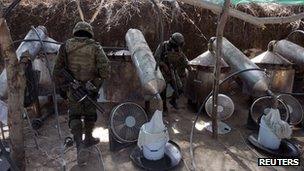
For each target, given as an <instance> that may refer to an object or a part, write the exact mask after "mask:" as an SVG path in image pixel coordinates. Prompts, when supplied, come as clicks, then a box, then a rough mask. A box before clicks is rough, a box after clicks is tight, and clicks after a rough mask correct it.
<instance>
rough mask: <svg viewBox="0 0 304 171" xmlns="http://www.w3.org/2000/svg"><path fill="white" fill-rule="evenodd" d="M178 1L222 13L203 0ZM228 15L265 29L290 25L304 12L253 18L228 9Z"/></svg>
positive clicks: (218, 8) (216, 6)
mask: <svg viewBox="0 0 304 171" xmlns="http://www.w3.org/2000/svg"><path fill="white" fill-rule="evenodd" d="M178 1H179V2H181V3H186V4H189V5H193V6H198V7H201V8H204V9H208V10H211V11H212V12H214V13H215V14H219V13H221V11H222V7H221V6H219V5H216V4H214V3H212V2H207V1H204V0H178ZM228 15H229V16H232V17H235V18H238V19H240V20H243V21H245V22H248V23H250V24H253V25H256V26H259V27H265V24H283V23H291V22H294V21H298V20H301V19H303V18H304V12H301V13H299V14H295V15H292V16H287V17H255V16H252V15H250V14H247V13H245V12H241V11H239V10H236V9H229V10H228Z"/></svg>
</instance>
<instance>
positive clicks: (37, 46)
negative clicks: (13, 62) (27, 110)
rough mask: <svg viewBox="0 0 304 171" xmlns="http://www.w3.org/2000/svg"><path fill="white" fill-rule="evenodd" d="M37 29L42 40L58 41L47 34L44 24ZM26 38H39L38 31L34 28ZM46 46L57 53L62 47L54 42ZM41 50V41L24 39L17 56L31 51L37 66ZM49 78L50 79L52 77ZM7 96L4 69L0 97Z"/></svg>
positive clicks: (51, 51) (0, 83)
mask: <svg viewBox="0 0 304 171" xmlns="http://www.w3.org/2000/svg"><path fill="white" fill-rule="evenodd" d="M36 30H37V32H38V35H39V37H40V38H41V39H42V40H48V41H52V42H56V41H55V40H53V39H51V38H49V37H48V36H47V30H46V28H45V27H44V26H38V27H36ZM24 39H35V40H38V39H39V38H38V36H37V34H36V32H35V31H34V30H33V29H31V30H30V31H29V32H28V33H27V35H26V36H25V38H24ZM44 46H45V50H46V52H47V53H53V54H54V53H57V51H58V50H59V47H60V45H59V44H53V43H44ZM40 50H41V43H40V42H39V41H24V42H22V43H21V44H20V45H19V47H18V49H17V50H16V54H17V58H18V60H19V59H20V57H21V55H22V53H23V52H25V51H29V53H30V55H31V56H32V57H33V59H32V61H34V66H35V64H36V63H37V62H36V60H37V59H36V60H35V57H36V56H37V55H38V53H39V52H40ZM39 60H41V59H38V61H39ZM53 64H54V60H52V61H51V65H52V68H53ZM41 67H42V68H43V67H45V66H41ZM41 67H40V68H41ZM34 69H35V68H34ZM38 70H39V69H38ZM45 70H46V69H45ZM41 72H42V71H41ZM41 74H45V73H41ZM47 79H48V80H50V78H47ZM6 96H7V77H6V69H4V70H3V71H2V73H1V75H0V98H2V99H5V98H6Z"/></svg>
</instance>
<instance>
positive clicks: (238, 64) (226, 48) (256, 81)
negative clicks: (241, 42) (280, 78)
mask: <svg viewBox="0 0 304 171" xmlns="http://www.w3.org/2000/svg"><path fill="white" fill-rule="evenodd" d="M214 40H215V39H214ZM212 45H213V49H216V41H213V44H212ZM222 54H223V59H224V60H225V62H227V63H228V65H229V66H230V67H231V69H232V70H233V72H236V71H241V70H244V69H249V68H259V67H258V66H257V65H256V64H254V63H253V62H251V61H250V60H249V59H248V58H247V56H245V55H244V54H243V53H242V52H241V51H240V50H239V49H237V48H236V47H235V46H234V45H233V44H232V43H230V42H229V41H228V40H227V39H226V38H223V48H222ZM240 77H241V78H242V80H243V82H244V84H245V86H246V88H247V89H248V91H249V93H253V94H265V93H266V91H267V90H268V89H269V88H268V83H267V81H266V75H265V74H264V73H263V72H261V71H248V72H244V73H242V74H240Z"/></svg>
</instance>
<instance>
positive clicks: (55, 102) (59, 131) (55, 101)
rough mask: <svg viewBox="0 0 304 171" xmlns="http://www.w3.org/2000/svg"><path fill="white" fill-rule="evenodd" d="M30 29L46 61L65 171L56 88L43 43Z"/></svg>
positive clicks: (35, 30) (64, 163)
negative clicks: (36, 38) (38, 42)
mask: <svg viewBox="0 0 304 171" xmlns="http://www.w3.org/2000/svg"><path fill="white" fill-rule="evenodd" d="M31 28H32V29H33V30H34V32H35V33H36V35H37V37H38V39H39V41H40V44H41V47H42V50H43V53H44V56H45V59H46V67H47V69H48V71H49V75H50V78H51V80H52V88H53V92H52V97H53V103H54V109H55V114H56V120H57V131H58V136H59V141H60V142H61V159H62V163H61V164H62V169H63V170H64V171H65V170H66V162H65V160H64V144H63V142H62V134H61V129H60V123H59V113H58V106H57V99H56V87H55V82H54V77H53V74H52V71H51V67H50V63H49V60H48V58H47V53H46V49H45V46H44V43H43V41H42V39H41V37H40V35H39V33H38V31H37V29H36V28H35V27H34V26H32V27H31Z"/></svg>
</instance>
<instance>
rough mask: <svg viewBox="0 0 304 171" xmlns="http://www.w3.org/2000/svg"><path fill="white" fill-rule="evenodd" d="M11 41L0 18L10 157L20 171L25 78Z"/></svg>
mask: <svg viewBox="0 0 304 171" xmlns="http://www.w3.org/2000/svg"><path fill="white" fill-rule="evenodd" d="M12 44H13V41H12V38H11V34H10V30H9V28H8V26H7V23H6V20H5V19H4V18H0V46H1V54H2V56H3V57H4V60H5V67H6V69H7V84H8V126H9V137H10V142H11V143H10V145H11V147H10V148H11V157H12V159H13V160H14V161H15V162H16V164H17V166H18V167H19V169H20V170H25V152H24V137H23V119H22V114H23V100H24V89H25V76H24V71H23V69H22V66H20V65H19V62H18V59H17V55H16V53H15V49H14V48H13V45H12Z"/></svg>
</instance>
